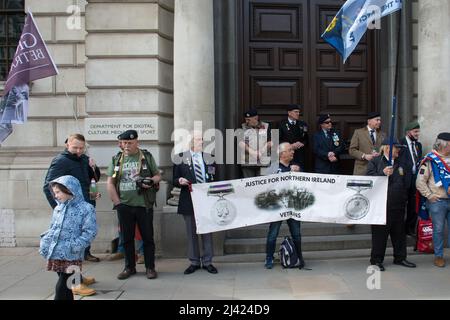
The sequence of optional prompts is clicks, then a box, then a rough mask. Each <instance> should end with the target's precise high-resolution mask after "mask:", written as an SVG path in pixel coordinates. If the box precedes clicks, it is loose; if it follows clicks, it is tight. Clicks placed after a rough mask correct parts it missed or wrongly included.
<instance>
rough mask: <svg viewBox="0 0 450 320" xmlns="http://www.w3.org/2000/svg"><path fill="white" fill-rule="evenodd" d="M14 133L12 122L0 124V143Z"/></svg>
mask: <svg viewBox="0 0 450 320" xmlns="http://www.w3.org/2000/svg"><path fill="white" fill-rule="evenodd" d="M11 133H12V124H0V144H1V143H2V142H3V141H5V139H6V138H8V136H9V135H10V134H11Z"/></svg>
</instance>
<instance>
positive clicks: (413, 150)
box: [411, 141, 419, 166]
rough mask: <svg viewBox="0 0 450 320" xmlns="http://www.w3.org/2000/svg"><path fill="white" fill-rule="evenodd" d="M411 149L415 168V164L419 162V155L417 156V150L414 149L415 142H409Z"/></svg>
mask: <svg viewBox="0 0 450 320" xmlns="http://www.w3.org/2000/svg"><path fill="white" fill-rule="evenodd" d="M411 148H412V153H413V156H414V164H415V165H416V166H417V163H418V162H419V155H418V154H417V148H416V142H415V141H411Z"/></svg>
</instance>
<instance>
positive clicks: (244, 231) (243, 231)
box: [227, 222, 370, 239]
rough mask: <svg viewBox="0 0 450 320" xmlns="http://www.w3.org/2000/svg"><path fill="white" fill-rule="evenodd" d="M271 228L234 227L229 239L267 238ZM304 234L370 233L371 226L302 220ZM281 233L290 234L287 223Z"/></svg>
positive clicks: (263, 225)
mask: <svg viewBox="0 0 450 320" xmlns="http://www.w3.org/2000/svg"><path fill="white" fill-rule="evenodd" d="M268 230H269V224H260V225H256V226H251V227H245V228H239V229H233V230H229V231H227V238H228V239H246V238H265V237H267V232H268ZM301 233H302V236H328V235H350V234H368V233H370V226H368V225H355V226H353V227H352V228H349V227H347V226H346V225H342V224H332V223H313V222H302V226H301ZM279 234H280V235H289V228H288V225H287V223H283V224H282V225H281V228H280V233H279Z"/></svg>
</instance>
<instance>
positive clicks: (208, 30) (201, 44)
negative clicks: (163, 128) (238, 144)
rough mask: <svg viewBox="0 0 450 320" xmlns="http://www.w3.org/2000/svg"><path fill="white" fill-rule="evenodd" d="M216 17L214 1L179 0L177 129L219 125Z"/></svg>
mask: <svg viewBox="0 0 450 320" xmlns="http://www.w3.org/2000/svg"><path fill="white" fill-rule="evenodd" d="M213 21H214V20H213V1H211V0H189V1H186V0H175V30H174V42H175V43H174V127H175V129H181V128H182V129H187V130H192V129H193V128H194V121H202V123H203V124H202V127H203V130H206V129H209V128H214V127H215V125H214V24H213ZM177 151H181V150H177Z"/></svg>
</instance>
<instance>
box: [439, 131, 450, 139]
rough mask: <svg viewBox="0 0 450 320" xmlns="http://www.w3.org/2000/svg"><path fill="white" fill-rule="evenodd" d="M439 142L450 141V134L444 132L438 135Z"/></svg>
mask: <svg viewBox="0 0 450 320" xmlns="http://www.w3.org/2000/svg"><path fill="white" fill-rule="evenodd" d="M438 139H439V140H444V141H450V132H442V133H439V135H438Z"/></svg>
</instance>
